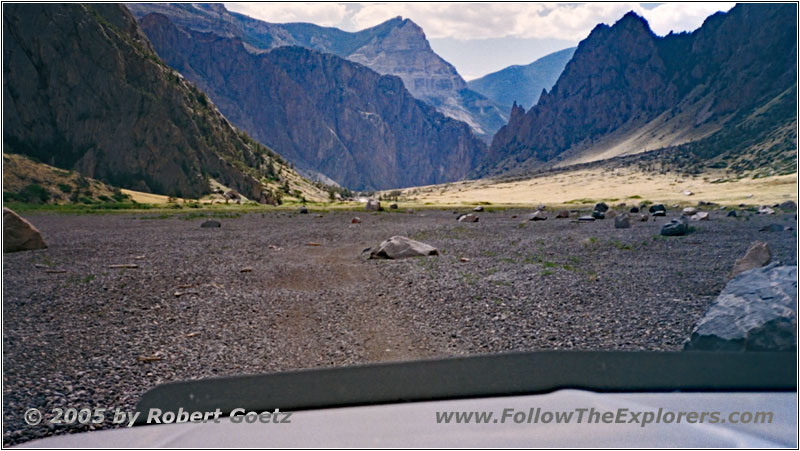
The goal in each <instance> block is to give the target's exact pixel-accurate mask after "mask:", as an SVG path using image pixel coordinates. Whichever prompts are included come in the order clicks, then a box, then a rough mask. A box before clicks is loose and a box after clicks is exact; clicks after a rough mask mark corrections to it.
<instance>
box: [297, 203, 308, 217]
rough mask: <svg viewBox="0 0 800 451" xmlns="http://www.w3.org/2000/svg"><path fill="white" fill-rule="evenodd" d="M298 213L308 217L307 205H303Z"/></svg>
mask: <svg viewBox="0 0 800 451" xmlns="http://www.w3.org/2000/svg"><path fill="white" fill-rule="evenodd" d="M297 212H298V213H300V214H301V215H307V214H308V208H306V207H305V205H303V206H302V207H300V208H299V209H298V210H297Z"/></svg>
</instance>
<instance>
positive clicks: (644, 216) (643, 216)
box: [639, 213, 650, 222]
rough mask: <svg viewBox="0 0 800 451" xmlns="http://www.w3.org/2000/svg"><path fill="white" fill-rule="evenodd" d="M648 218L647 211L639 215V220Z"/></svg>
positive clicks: (644, 220) (647, 219) (643, 220)
mask: <svg viewBox="0 0 800 451" xmlns="http://www.w3.org/2000/svg"><path fill="white" fill-rule="evenodd" d="M649 220H650V215H648V214H647V213H642V214H640V215H639V221H641V222H647V221H649Z"/></svg>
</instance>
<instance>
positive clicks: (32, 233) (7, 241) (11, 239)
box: [3, 207, 47, 252]
mask: <svg viewBox="0 0 800 451" xmlns="http://www.w3.org/2000/svg"><path fill="white" fill-rule="evenodd" d="M46 248H47V243H45V242H44V238H42V234H41V232H39V230H38V229H37V228H36V227H34V226H33V224H31V223H30V222H28V221H27V220H25V219H24V218H23V217H21V216H19V215H18V214H16V213H14V212H13V211H12V210H11V209H9V208H6V207H3V252H17V251H31V250H35V249H46Z"/></svg>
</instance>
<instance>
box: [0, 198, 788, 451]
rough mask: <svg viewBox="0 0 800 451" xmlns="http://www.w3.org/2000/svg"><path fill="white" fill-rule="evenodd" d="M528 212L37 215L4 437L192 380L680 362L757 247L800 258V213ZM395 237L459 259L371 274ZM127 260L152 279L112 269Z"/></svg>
mask: <svg viewBox="0 0 800 451" xmlns="http://www.w3.org/2000/svg"><path fill="white" fill-rule="evenodd" d="M680 188H683V186H681V187H680ZM643 194H645V193H644V192H643ZM592 197H596V196H592ZM462 210H465V209H462ZM525 213H527V211H522V210H502V211H501V210H498V211H486V212H483V213H479V216H480V221H479V222H477V223H471V224H464V223H459V222H457V221H456V219H455V218H456V215H454V214H453V212H452V211H449V210H426V211H418V212H416V213H405V212H391V213H390V212H384V213H366V212H346V211H337V212H321V213H319V214H318V213H317V212H314V211H313V210H312V211H311V214H307V215H299V214H296V213H294V212H286V211H269V212H266V213H257V212H256V213H249V214H244V215H242V216H239V217H221V218H218V220H219V221H220V222H221V223H222V227H221V228H218V229H204V228H200V223H201V222H202V221H203V220H204V218H197V217H196V216H194V217H191V219H188V218H186V217H185V215H186V213H176V214H174V215H169V216H168V217H166V218H164V216H154V215H153V214H152V213H148V212H141V213H124V214H108V215H83V216H80V215H64V214H52V213H30V214H25V216H26V217H27V218H28V219H29V220H31V221H32V222H33V223H34V224H35V225H36V226H37V227H38V228H39V229H40V230H41V231H42V233H43V235H44V237H45V239H46V240H47V242H48V244H49V248H48V249H45V250H41V251H29V252H19V253H13V254H5V255H4V258H3V332H4V333H3V369H4V373H3V377H4V384H3V386H4V393H3V395H4V397H3V414H4V431H3V434H4V435H3V441H4V443H5V444H6V445H9V444H15V443H20V442H23V441H26V440H30V439H32V438H36V437H41V436H45V435H51V434H57V433H66V432H75V431H77V430H80V428H61V427H59V428H53V427H47V426H44V425H40V426H27V425H25V423H24V422H23V421H22V418H23V413H24V412H25V410H26V409H28V408H31V407H36V408H39V409H42V410H43V411H50V409H52V408H53V407H72V406H76V407H83V406H91V407H107V408H111V409H114V408H123V409H132V408H133V407H134V405H135V403H136V402H137V400H138V399H139V397H140V396H141V395H142V394H143V393H144V392H145V391H147V390H148V389H150V388H152V387H154V386H155V385H157V384H161V383H165V382H169V381H175V380H186V379H196V378H208V377H215V376H224V375H237V374H253V373H264V372H272V371H285V370H290V369H298V368H311V367H324V366H339V365H350V364H358V363H366V362H379V361H391V360H406V359H425V358H436V357H446V356H458V355H469V354H476V353H490V352H505V351H519V350H543V349H582V350H589V349H591V350H612V349H625V350H645V349H646V350H664V351H667V350H669V351H674V350H680V349H681V348H682V344H683V340H684V339H685V338H686V337H687V336H688V334H689V332H690V330H691V328H692V326H693V325H694V324H695V322H696V321H697V320H698V319H699V318H700V317H701V315H702V314H703V313H704V311H705V309H706V308H707V307H708V305H709V304H710V302H711V301H712V299H714V297H715V296H716V295H717V294H718V293H719V292H720V291H721V290H722V288H723V286H724V284H725V282H726V275H727V273H728V272H729V271H730V269H731V267H732V265H733V262H734V260H735V259H736V258H738V257H740V256H742V255H743V254H744V252H745V250H746V249H747V247H748V246H749V245H750V243H751V242H752V241H754V240H762V241H766V242H767V243H768V244H769V246H770V248H771V249H772V253H773V261H781V262H783V263H786V264H796V260H797V248H796V239H797V233H796V231H795V230H790V231H785V232H776V233H769V232H759V228H760V227H762V226H764V225H765V224H769V223H774V222H777V223H780V224H783V225H785V226H790V227H792V228H793V229H794V228H795V227H796V225H795V223H796V218H795V215H794V214H778V215H774V216H755V215H753V214H752V213H747V212H743V213H742V217H739V218H728V217H725V212H724V211H719V210H714V211H712V213H711V217H712V219H711V221H707V222H700V223H693V225H694V226H695V227H696V228H697V230H696V231H695V232H694V233H692V234H690V235H688V236H685V237H674V238H664V237H661V236H660V235H659V234H658V232H659V230H660V228H661V226H662V224H663V223H664V222H665V221H667V220H669V217H667V218H657V219H658V220H657V221H653V219H652V218H651V221H650V222H646V223H641V222H635V223H634V224H633V227H632V228H631V229H626V230H617V229H614V225H613V220H605V221H596V222H594V223H577V222H573V221H571V220H566V219H565V220H556V219H552V217H551V219H549V220H547V221H542V222H524V223H523V222H521V219H519V217H521V216H522V215H523V214H525ZM207 214H209V215H214V214H215V213H213V212H211V213H208V212H207ZM216 214H218V215H219V213H216ZM674 214H675V213H674V212H671V214H670V215H669V216H674ZM226 216H235V215H230V214H226ZM353 216H359V217H361V219H362V220H363V222H362V223H361V224H351V218H352V217H353ZM513 216H518V217H517V218H515V217H513ZM393 235H405V236H409V237H411V238H414V239H417V240H420V241H423V242H426V243H429V244H431V245H433V246H436V247H437V248H438V249H439V250H440V251H441V253H442V255H440V256H438V257H426V258H418V259H409V260H400V261H389V260H367V259H366V255H367V254H366V253H364V252H363V250H364V249H365V248H368V247H371V246H376V245H377V244H378V243H379V242H380V241H382V240H384V239H386V238H389V237H390V236H393ZM462 258H465V259H468V261H462ZM120 264H125V265H137V267H136V268H127V269H125V268H112V267H110V265H120Z"/></svg>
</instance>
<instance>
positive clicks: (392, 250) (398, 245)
mask: <svg viewBox="0 0 800 451" xmlns="http://www.w3.org/2000/svg"><path fill="white" fill-rule="evenodd" d="M426 255H439V251H438V250H437V249H436V248H435V247H433V246H430V245H428V244H425V243H421V242H419V241H414V240H412V239H411V238H406V237H404V236H393V237H391V238H389V239H388V240H386V241H384V242H382V243H381V244H380V246H378V249H375V250H373V251H372V252H371V253H370V255H369V258H383V259H391V260H396V259H400V258H409V257H423V256H426Z"/></svg>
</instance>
